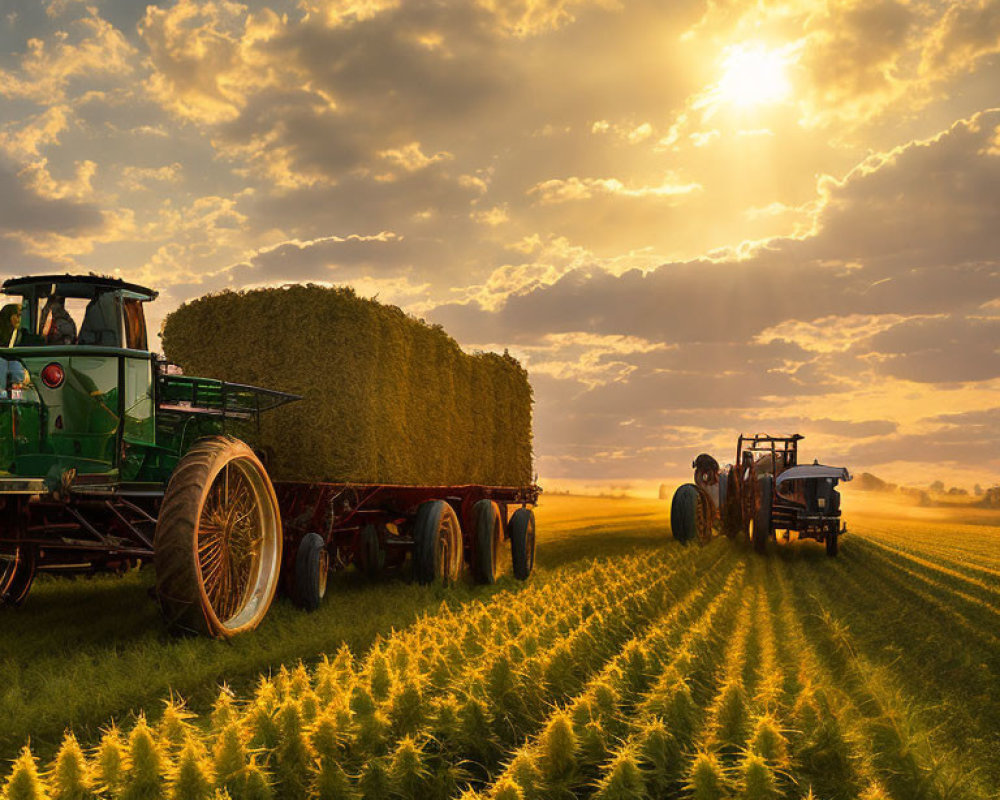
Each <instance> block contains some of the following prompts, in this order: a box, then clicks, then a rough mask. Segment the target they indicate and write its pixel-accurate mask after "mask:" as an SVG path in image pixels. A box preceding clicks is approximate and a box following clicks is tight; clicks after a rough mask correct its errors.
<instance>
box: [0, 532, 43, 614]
mask: <svg viewBox="0 0 1000 800" xmlns="http://www.w3.org/2000/svg"><path fill="white" fill-rule="evenodd" d="M11 555H13V556H15V557H16V559H17V563H16V564H15V566H14V568H13V569H12V570H11V571H10V572H9V574H6V575H0V582H2V584H3V585H0V608H5V607H15V608H16V607H17V606H20V605H21V604H22V603H23V602H24V601H25V599H27V597H28V592H30V591H31V584H32V583H33V582H34V580H35V571H36V570H35V556H36V551H35V548H34V546H33V545H17V547H16V554H15V553H11Z"/></svg>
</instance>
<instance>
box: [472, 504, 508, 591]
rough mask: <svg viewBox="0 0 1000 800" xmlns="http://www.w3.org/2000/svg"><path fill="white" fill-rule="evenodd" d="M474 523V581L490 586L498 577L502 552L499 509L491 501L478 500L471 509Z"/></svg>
mask: <svg viewBox="0 0 1000 800" xmlns="http://www.w3.org/2000/svg"><path fill="white" fill-rule="evenodd" d="M472 519H473V520H474V521H475V525H476V529H475V532H474V533H475V539H474V541H473V549H472V561H473V565H474V567H475V570H474V572H475V576H476V581H478V582H479V583H486V584H492V583H496V582H497V578H498V577H499V575H500V555H501V553H502V552H503V522H502V521H501V520H500V509H499V508H498V507H497V504H496V503H494V502H493V501H492V500H480V501H478V502H477V503H476V504H475V505H474V506H473V507H472Z"/></svg>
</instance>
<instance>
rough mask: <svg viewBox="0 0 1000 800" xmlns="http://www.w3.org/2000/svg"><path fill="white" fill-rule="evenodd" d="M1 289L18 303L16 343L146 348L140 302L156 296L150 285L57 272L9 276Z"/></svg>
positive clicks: (143, 349) (24, 344) (144, 325)
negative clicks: (11, 277)
mask: <svg viewBox="0 0 1000 800" xmlns="http://www.w3.org/2000/svg"><path fill="white" fill-rule="evenodd" d="M2 290H3V292H4V294H6V295H7V296H8V298H9V300H8V301H7V302H8V303H10V302H14V303H16V304H18V305H19V306H20V312H21V322H20V331H19V334H18V335H17V339H16V342H14V344H15V345H19V346H25V347H27V346H47V345H85V346H93V347H112V348H119V349H128V350H142V351H148V349H149V347H148V344H147V339H146V316H145V312H144V311H143V303H145V302H148V301H150V300H155V299H156V296H157V293H156V292H155V291H153V290H152V289H147V288H145V287H143V286H138V285H136V284H132V283H126V282H125V281H122V280H119V279H117V278H104V277H100V276H97V275H88V276H73V275H61V276H52V277H26V278H14V279H11V280H8V281H6V282H5V283H4V284H3V286H2ZM2 346H4V347H7V346H11V342H3V343H2Z"/></svg>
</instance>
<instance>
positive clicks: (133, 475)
mask: <svg viewBox="0 0 1000 800" xmlns="http://www.w3.org/2000/svg"><path fill="white" fill-rule="evenodd" d="M2 290H3V292H4V293H5V294H6V295H7V297H8V304H7V305H6V306H4V308H3V311H2V312H0V326H2V327H0V331H2V335H3V337H4V341H0V362H2V363H0V368H2V371H0V378H2V381H0V383H2V385H0V606H3V605H19V604H20V603H21V602H22V601H23V600H24V599H25V597H26V596H27V594H28V591H29V590H30V588H31V585H32V581H33V580H34V578H35V576H36V575H37V574H38V573H39V572H40V571H48V572H59V573H90V572H97V571H124V570H126V569H129V568H130V567H133V566H135V565H137V564H139V563H140V562H143V561H149V560H152V561H153V562H154V564H155V569H156V596H157V599H158V602H159V604H160V607H161V608H162V610H163V613H164V615H165V617H166V619H167V622H168V624H169V626H170V627H171V628H172V629H173V630H176V631H191V632H197V633H205V634H208V635H211V636H217V637H229V636H232V635H234V634H237V633H240V632H242V631H247V630H250V629H252V628H254V627H256V626H257V625H258V624H259V623H260V621H261V620H262V619H263V617H264V615H265V614H266V613H267V610H268V608H269V607H270V605H271V601H272V599H273V597H274V594H275V591H276V589H277V587H278V581H279V573H280V571H281V566H282V547H283V533H282V524H281V514H280V510H279V504H278V500H277V495H276V493H275V489H274V487H273V486H272V483H271V481H270V479H269V477H268V474H267V470H266V468H265V465H264V463H263V462H262V459H261V454H259V453H257V452H255V450H254V449H253V447H252V444H251V443H252V442H253V441H254V436H255V434H256V433H257V432H258V429H259V419H260V414H261V413H262V412H264V411H267V410H270V409H273V408H275V407H277V406H280V405H282V404H284V403H288V402H291V401H293V400H296V399H299V398H297V397H296V396H295V395H290V394H287V393H283V392H277V391H271V390H267V389H261V388H258V387H254V386H244V385H238V384H232V383H226V382H223V381H218V380H211V379H207V378H193V377H188V376H184V375H182V374H180V371H179V370H177V369H176V368H174V367H173V366H172V365H170V364H168V363H166V362H165V361H164V360H162V359H161V358H159V357H158V356H157V355H156V354H154V353H152V352H150V349H149V346H148V343H147V339H146V324H145V316H144V311H143V304H144V303H146V302H148V301H150V300H153V299H155V298H156V292H154V291H152V290H150V289H146V288H144V287H142V286H137V285H135V284H131V283H126V282H125V281H122V280H118V279H114V278H106V277H98V276H93V275H92V276H83V277H81V276H71V275H60V276H46V277H25V278H15V279H10V280H7V281H6V282H5V283H4V284H3V286H2ZM74 317H75V319H74ZM77 322H79V325H77ZM206 335H210V332H206ZM324 580H325V576H324Z"/></svg>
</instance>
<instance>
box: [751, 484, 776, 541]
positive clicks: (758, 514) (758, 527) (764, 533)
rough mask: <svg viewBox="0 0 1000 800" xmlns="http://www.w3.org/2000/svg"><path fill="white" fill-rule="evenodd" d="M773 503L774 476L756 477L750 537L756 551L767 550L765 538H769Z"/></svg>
mask: <svg viewBox="0 0 1000 800" xmlns="http://www.w3.org/2000/svg"><path fill="white" fill-rule="evenodd" d="M773 505H774V476H772V475H761V476H760V477H758V478H757V510H756V511H755V512H754V515H753V527H752V529H751V531H750V539H751V541H753V549H754V550H756V551H757V552H758V553H761V554H763V553H766V552H767V540H768V539H770V538H771V507H772V506H773Z"/></svg>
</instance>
